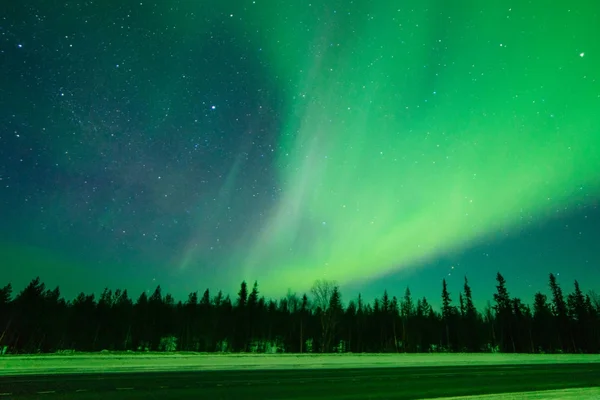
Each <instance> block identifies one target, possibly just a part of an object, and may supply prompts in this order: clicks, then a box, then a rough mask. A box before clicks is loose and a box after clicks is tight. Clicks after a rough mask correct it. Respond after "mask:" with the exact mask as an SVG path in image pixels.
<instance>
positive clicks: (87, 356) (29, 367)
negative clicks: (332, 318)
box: [0, 353, 600, 375]
mask: <svg viewBox="0 0 600 400" xmlns="http://www.w3.org/2000/svg"><path fill="white" fill-rule="evenodd" d="M560 363H600V354H594V355H579V354H554V355H539V354H331V355H311V354H275V355H271V354H211V353H75V354H70V355H62V354H61V355H58V354H47V355H5V356H0V375H21V374H42V373H72V372H77V373H92V372H137V371H175V370H182V371H183V370H236V369H237V370H239V369H299V368H303V369H315V368H336V369H339V368H374V367H421V366H430V367H431V366H453V365H457V366H459V365H511V364H560Z"/></svg>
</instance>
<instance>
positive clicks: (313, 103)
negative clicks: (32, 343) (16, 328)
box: [0, 0, 600, 304]
mask: <svg viewBox="0 0 600 400" xmlns="http://www.w3.org/2000/svg"><path fill="white" fill-rule="evenodd" d="M6 3H10V4H9V5H6V4H3V6H2V11H0V82H1V83H0V285H3V284H5V283H8V282H9V281H10V282H12V283H13V285H14V286H15V289H17V290H20V288H22V287H23V286H24V285H25V284H26V283H27V282H28V281H29V280H31V279H32V278H33V277H35V276H37V275H39V276H40V277H41V278H42V280H43V281H45V282H46V283H47V284H48V285H49V286H51V287H53V286H56V285H60V287H61V289H62V292H63V294H64V295H65V296H66V297H67V298H72V297H74V296H75V295H76V294H77V293H78V292H79V291H85V292H96V293H98V292H100V291H101V290H102V289H103V288H104V287H105V286H108V287H110V288H112V289H115V288H125V289H129V290H130V292H131V294H132V296H133V297H137V295H138V294H139V293H141V292H142V291H144V290H153V289H154V288H155V287H156V285H158V284H160V285H161V286H162V287H163V290H165V291H168V292H170V293H172V294H173V295H174V296H175V297H176V299H182V300H184V299H185V297H187V293H189V292H192V291H195V290H204V289H205V288H206V287H209V288H210V289H211V290H215V291H216V290H218V289H223V290H224V291H225V292H228V293H232V294H233V293H234V291H235V292H237V290H236V289H237V287H238V286H239V283H240V282H241V281H242V279H246V280H248V281H249V282H253V281H254V280H258V282H259V288H260V290H261V292H262V294H264V295H266V296H273V297H280V296H283V295H285V294H286V292H287V290H288V288H290V289H292V291H295V292H298V293H302V292H304V291H307V290H308V289H310V286H311V284H312V283H313V282H314V280H316V279H331V280H336V281H337V282H339V284H340V285H341V290H342V295H343V296H344V300H349V299H350V298H353V297H355V296H356V295H357V294H358V292H359V291H360V292H362V293H363V294H364V295H365V297H367V298H369V299H372V298H373V297H374V296H379V295H381V294H382V293H383V289H384V288H387V289H388V290H389V292H390V294H391V295H397V296H401V295H402V294H403V292H404V289H405V287H406V286H407V285H408V286H410V288H411V290H412V292H413V293H414V294H415V295H418V296H428V297H430V298H431V302H432V303H433V304H437V303H438V302H439V301H438V298H439V294H440V292H441V280H442V279H443V278H446V279H447V280H448V282H449V287H450V290H451V292H452V293H454V295H453V297H454V298H455V299H457V298H458V294H457V291H458V290H459V288H460V286H461V285H462V280H463V277H464V275H465V274H466V275H467V276H468V277H469V279H470V281H471V284H472V287H473V291H474V297H475V299H476V300H477V301H479V302H484V301H487V300H488V299H490V300H491V298H492V293H493V291H494V283H495V282H494V278H495V274H496V272H497V271H500V272H502V273H503V274H504V275H505V277H506V279H507V284H508V289H509V291H510V292H511V294H512V295H515V296H521V297H522V298H523V300H524V301H525V302H527V303H531V301H532V297H533V293H534V292H535V291H538V290H542V291H544V292H546V291H547V289H546V288H547V280H548V279H547V277H548V273H550V272H553V273H556V274H558V275H559V282H560V283H561V284H562V285H563V286H564V288H565V290H567V291H570V290H571V288H572V281H573V280H574V279H579V280H580V282H581V284H582V289H584V290H586V291H587V290H589V289H597V290H598V289H600V250H599V248H600V246H599V245H600V209H599V207H598V203H599V200H600V40H598V38H599V37H600V24H598V21H600V6H598V5H597V2H596V1H575V2H573V1H565V0H557V1H555V2H553V3H552V7H548V3H547V1H541V0H534V1H531V2H524V1H515V2H511V1H497V2H488V1H473V0H464V1H457V2H452V1H447V0H413V1H389V0H355V1H347V0H343V1H341V0H340V1H329V0H324V1H315V2H313V3H311V2H310V1H307V0H283V1H279V0H254V1H253V0H225V1H205V0H182V1H175V0H164V1H154V2H152V1H146V0H138V1H128V0H102V1H94V2H92V1H62V2H57V1H43V0H38V1H35V2H26V1H10V2H6Z"/></svg>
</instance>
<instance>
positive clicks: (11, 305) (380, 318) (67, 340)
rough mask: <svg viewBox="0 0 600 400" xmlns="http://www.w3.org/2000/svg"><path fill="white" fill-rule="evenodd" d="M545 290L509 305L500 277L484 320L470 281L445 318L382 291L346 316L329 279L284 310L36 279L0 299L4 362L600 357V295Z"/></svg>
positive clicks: (286, 301) (265, 302) (291, 297)
mask: <svg viewBox="0 0 600 400" xmlns="http://www.w3.org/2000/svg"><path fill="white" fill-rule="evenodd" d="M548 284H549V289H550V294H551V295H550V296H549V297H548V296H546V295H545V294H542V293H540V292H538V293H536V294H535V296H534V301H533V305H532V306H529V305H527V304H525V303H524V302H523V301H521V299H519V298H514V297H511V296H510V293H509V290H508V289H507V284H506V281H505V279H504V277H503V276H502V275H501V274H500V273H498V274H497V276H496V292H495V293H494V294H493V298H492V300H490V301H489V302H488V303H487V306H486V307H485V308H484V309H483V310H478V309H477V308H476V307H475V305H474V303H473V299H472V291H471V288H470V286H469V283H468V280H467V278H466V277H465V280H464V285H463V288H462V290H461V291H460V293H459V294H457V295H455V296H451V293H449V291H448V288H447V284H446V281H445V280H444V281H443V282H442V287H441V304H442V306H441V309H440V310H439V311H438V310H434V309H433V308H432V306H431V305H430V303H429V301H428V300H427V299H426V298H424V297H423V298H416V299H415V298H413V294H412V293H411V292H410V290H409V289H408V288H407V289H406V291H405V293H404V295H403V296H402V297H400V298H397V297H396V296H390V295H389V294H388V292H387V291H385V292H384V293H383V295H382V296H381V297H380V298H377V299H375V300H374V301H373V302H372V303H366V302H364V301H363V299H362V297H361V296H360V295H359V296H358V298H357V299H356V300H351V301H349V302H348V304H347V306H344V305H343V303H342V298H341V292H340V289H339V287H338V286H337V285H336V283H335V282H330V281H324V280H319V281H316V282H315V284H314V286H313V288H312V290H311V291H310V293H309V294H304V295H302V296H297V295H295V294H292V293H288V295H287V296H285V297H283V298H281V299H280V300H272V299H266V298H264V297H262V296H261V295H260V292H259V285H258V283H257V282H255V283H254V285H253V287H252V288H249V286H248V285H247V283H246V282H242V283H241V285H240V289H239V292H238V293H237V295H236V296H235V297H234V298H231V297H230V296H229V295H224V294H223V293H222V292H218V293H217V294H216V295H215V296H211V293H210V292H209V290H208V289H207V290H206V291H204V293H203V294H202V295H199V293H198V292H193V293H190V294H189V296H188V298H187V300H185V301H175V299H174V298H173V296H171V295H170V294H163V292H162V290H161V287H160V286H158V287H157V288H156V289H155V290H154V292H153V293H152V294H151V295H150V296H148V295H147V294H146V293H145V292H144V293H142V294H141V295H140V296H139V297H137V299H135V300H134V299H132V298H131V297H130V295H129V293H128V292H127V290H120V289H117V290H114V291H112V290H110V289H108V288H107V289H105V290H104V291H103V292H102V294H101V295H100V297H99V298H98V299H96V297H95V296H94V295H93V294H85V293H80V294H79V295H78V296H77V297H76V298H75V299H73V300H71V301H67V300H65V299H64V298H63V297H61V293H60V289H59V288H58V287H56V288H55V289H48V288H47V287H46V285H45V284H44V283H43V282H42V281H41V280H40V278H39V277H38V278H35V279H33V280H32V281H31V282H30V283H29V284H28V285H27V286H26V287H25V288H24V289H23V290H21V291H20V292H19V293H17V294H16V295H14V296H13V288H12V286H11V285H10V284H8V285H6V286H4V287H3V288H2V289H0V354H17V353H21V354H22V353H50V352H62V353H64V352H74V351H81V352H94V351H165V352H172V351H195V352H252V353H280V352H285V353H336V352H337V353H346V352H352V353H363V352H369V353H386V352H389V353H393V352H401V353H418V352H502V353H538V354H539V353H598V352H600V296H599V295H598V294H596V293H595V292H593V291H590V292H589V293H588V294H584V293H582V291H581V289H580V287H579V284H578V282H577V281H575V282H574V286H573V290H572V292H570V293H568V294H567V295H565V294H563V291H562V289H561V287H560V286H559V284H558V282H557V280H556V277H555V276H554V275H553V274H550V275H549V282H548Z"/></svg>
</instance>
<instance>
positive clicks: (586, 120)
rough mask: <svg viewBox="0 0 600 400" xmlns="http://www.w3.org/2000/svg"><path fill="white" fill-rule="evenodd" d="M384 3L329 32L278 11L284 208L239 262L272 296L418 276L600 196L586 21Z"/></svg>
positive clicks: (543, 13)
mask: <svg viewBox="0 0 600 400" xmlns="http://www.w3.org/2000/svg"><path fill="white" fill-rule="evenodd" d="M300 3H302V5H300ZM377 3H378V4H380V5H379V6H373V8H372V9H370V10H367V9H366V7H365V8H364V9H362V10H357V11H356V13H351V14H350V15H347V11H346V12H345V10H343V9H340V10H338V12H336V13H334V12H333V11H334V10H331V9H329V10H328V14H327V13H326V15H328V16H327V17H322V18H321V20H320V21H317V20H316V19H315V18H314V17H313V18H311V16H310V14H307V13H302V12H300V9H301V8H303V7H308V6H306V2H299V4H298V6H297V8H295V9H294V10H291V9H290V10H287V12H286V11H285V10H278V11H276V13H277V14H278V15H279V16H281V15H283V14H285V15H286V18H275V17H274V19H276V20H277V21H279V23H280V25H279V26H278V27H277V28H275V30H274V31H271V32H270V34H269V38H270V40H271V43H270V47H269V50H270V56H271V57H273V63H274V65H275V66H276V69H277V70H276V74H277V75H278V76H279V77H280V79H281V80H282V81H283V82H290V83H291V84H290V85H289V87H288V88H287V90H288V94H289V97H290V98H291V99H290V106H289V109H288V115H287V126H286V128H285V129H284V130H283V131H282V132H281V147H282V150H281V151H280V153H279V154H278V163H279V168H280V180H281V185H282V188H283V191H282V192H283V195H282V197H281V199H280V201H279V203H278V205H277V207H276V209H275V211H274V212H273V214H272V215H271V216H270V219H269V220H268V222H267V223H266V224H265V225H264V226H263V227H262V230H261V231H260V233H259V234H258V235H256V234H253V235H252V236H253V240H252V247H251V249H252V250H251V252H250V254H249V255H248V256H247V257H246V256H245V255H246V254H247V253H246V254H245V255H242V256H241V257H242V258H244V264H243V265H244V267H245V273H246V275H247V276H249V277H258V279H259V281H260V282H261V284H262V285H263V287H265V286H266V287H270V286H271V285H273V286H275V285H278V286H279V287H281V284H282V283H284V284H286V285H289V286H293V287H294V288H298V287H303V288H306V287H309V286H310V285H311V283H312V282H313V281H314V279H316V278H321V277H325V278H330V279H335V280H337V281H339V282H340V283H342V284H343V283H347V282H352V281H357V280H367V279H371V278H374V277H378V276H382V275H384V274H386V273H389V272H392V271H394V270H397V269H400V268H409V267H410V266H411V265H414V264H415V263H417V262H419V261H423V260H426V259H429V258H432V257H435V256H439V255H441V254H443V253H444V252H449V251H452V250H456V249H460V248H464V247H465V246H469V245H471V244H473V243H474V242H476V241H478V240H482V239H483V238H485V236H486V235H487V234H490V233H493V232H495V231H498V230H500V229H510V228H515V227H518V226H519V225H521V224H522V223H523V221H525V220H527V219H528V218H540V217H544V216H547V215H549V213H550V212H552V210H553V209H556V208H557V207H561V206H565V205H568V204H573V203H575V202H580V201H582V200H584V199H583V198H582V195H579V193H583V191H582V188H584V187H585V188H587V187H588V186H590V185H594V186H596V187H597V186H598V183H599V179H598V172H599V171H600V158H599V155H600V154H599V151H598V146H599V145H600V132H598V122H600V121H599V120H600V115H599V114H598V110H599V109H600V108H599V106H600V86H599V85H598V81H597V79H596V78H598V72H597V71H599V70H600V63H599V62H598V50H599V49H600V47H599V46H598V44H597V41H596V39H594V37H599V36H598V34H599V32H598V28H597V24H596V22H594V20H593V18H591V17H590V16H589V15H587V16H586V12H585V10H577V11H576V12H573V13H569V12H567V11H566V9H567V8H568V7H566V8H565V7H563V8H560V7H557V8H556V10H554V9H553V10H554V11H547V10H544V9H539V10H537V9H534V7H533V6H532V5H530V6H529V7H530V8H529V9H523V8H519V7H517V8H513V9H511V10H509V9H508V8H496V9H494V8H493V7H492V8H489V7H488V6H487V5H486V6H485V8H484V9H481V10H479V9H477V8H475V7H474V8H473V9H472V10H471V11H470V12H467V11H464V10H462V11H460V12H457V11H453V10H437V9H439V6H436V5H434V4H433V3H432V4H430V5H429V7H428V6H427V5H426V4H424V3H423V2H420V3H419V4H420V6H419V7H418V8H419V9H420V11H417V10H414V11H410V8H408V9H407V8H403V9H402V10H398V11H396V10H397V9H398V7H397V6H391V5H382V4H384V3H389V2H383V1H381V2H377ZM486 4H487V3H486ZM482 7H483V6H482ZM427 8H429V11H425V9H427ZM436 8H437V9H436ZM324 9H325V8H324ZM559 9H560V11H559ZM321 11H323V10H321ZM323 12H325V11H323ZM438 13H439V14H440V15H441V16H439V15H438ZM315 14H318V13H315ZM296 18H297V19H296ZM592 33H595V35H593V34H592ZM282 263H283V264H282ZM282 265H285V268H282V267H281V266H282Z"/></svg>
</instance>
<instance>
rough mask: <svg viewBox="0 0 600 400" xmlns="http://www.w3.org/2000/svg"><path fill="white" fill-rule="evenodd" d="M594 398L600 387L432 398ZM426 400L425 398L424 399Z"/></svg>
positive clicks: (446, 399) (580, 399)
mask: <svg viewBox="0 0 600 400" xmlns="http://www.w3.org/2000/svg"><path fill="white" fill-rule="evenodd" d="M442 399H443V400H475V399H477V400H521V399H525V400H534V399H536V400H542V399H544V400H546V399H548V400H558V399H560V400H592V399H600V388H583V389H564V390H544V391H539V392H519V393H503V394H489V395H484V396H464V397H440V398H438V399H430V400H442ZM423 400H425V399H423Z"/></svg>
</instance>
